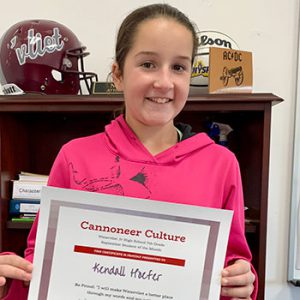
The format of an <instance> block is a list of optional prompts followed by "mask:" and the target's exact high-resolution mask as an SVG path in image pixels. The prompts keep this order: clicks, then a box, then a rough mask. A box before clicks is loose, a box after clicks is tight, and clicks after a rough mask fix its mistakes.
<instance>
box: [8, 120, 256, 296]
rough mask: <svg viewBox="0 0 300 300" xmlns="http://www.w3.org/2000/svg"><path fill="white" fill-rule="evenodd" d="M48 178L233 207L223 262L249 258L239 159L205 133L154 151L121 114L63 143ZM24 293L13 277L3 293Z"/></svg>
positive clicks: (73, 185) (28, 254) (54, 182)
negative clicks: (97, 130)
mask: <svg viewBox="0 0 300 300" xmlns="http://www.w3.org/2000/svg"><path fill="white" fill-rule="evenodd" d="M48 184H49V185H50V186H55V187H62V188H70V189H77V190H86V191H91V192H101V193H107V194H115V195H124V196H130V197H138V198H145V199H153V200H160V201H167V202H176V203H183V204H191V205H198V206H206V207H213V208H224V209H229V210H233V211H234V215H233V221H232V227H231V232H230V237H229V242H228V249H227V255H226V262H225V265H228V263H229V262H230V261H232V260H235V259H238V258H242V259H245V260H247V261H251V253H250V250H249V247H248V245H247V242H246V239H245V235H244V202H243V194H242V184H241V177H240V170H239V165H238V162H237V160H236V158H235V156H234V154H233V153H232V152H230V151H229V150H228V149H227V148H225V147H223V146H220V145H217V144H215V143H214V142H213V141H212V140H211V139H210V138H209V137H208V136H207V135H206V134H205V133H199V134H196V135H193V136H191V137H189V138H187V139H185V140H183V141H181V142H180V143H177V144H176V145H175V146H173V147H171V148H169V149H167V150H165V151H164V152H162V153H160V154H158V155H156V156H153V155H151V154H150V153H149V152H148V150H147V149H146V148H145V147H144V146H143V144H142V143H141V142H140V141H139V140H138V138H137V137H136V135H135V134H134V133H133V131H132V130H131V129H130V128H129V127H128V125H127V124H126V122H125V120H124V118H123V116H120V117H118V118H117V119H116V120H114V121H112V123H111V124H109V125H107V126H106V127H105V131H104V132H103V133H99V134H95V135H92V136H89V137H84V138H79V139H75V140H72V141H70V142H69V143H67V144H65V145H64V146H63V147H62V149H61V150H60V152H59V154H58V156H57V158H56V160H55V162H54V164H53V167H52V170H51V173H50V177H49V182H48ZM37 223H38V222H37V220H36V222H35V223H34V224H33V226H32V229H31V232H30V234H29V236H28V247H27V249H26V251H25V258H26V259H28V260H30V261H32V260H33V252H34V246H35V238H36V231H37ZM252 269H253V268H252ZM253 272H255V271H254V270H253ZM256 285H257V280H256ZM256 293H257V286H256V287H255V291H254V293H253V295H252V299H256ZM26 295H27V288H24V287H23V285H22V284H20V282H19V281H16V280H14V281H13V282H12V285H11V287H10V290H9V294H8V295H7V297H6V298H5V299H9V300H17V299H18V300H22V299H26V298H27V296H26ZM221 299H222V298H221ZM223 299H226V298H223Z"/></svg>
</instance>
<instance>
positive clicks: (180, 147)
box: [105, 115, 214, 164]
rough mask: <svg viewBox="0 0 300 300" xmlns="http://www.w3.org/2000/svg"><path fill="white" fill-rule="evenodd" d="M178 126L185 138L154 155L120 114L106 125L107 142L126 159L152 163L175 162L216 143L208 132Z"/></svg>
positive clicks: (187, 126)
mask: <svg viewBox="0 0 300 300" xmlns="http://www.w3.org/2000/svg"><path fill="white" fill-rule="evenodd" d="M176 126H177V125H176ZM178 128H179V129H180V130H181V131H182V132H183V140H182V141H181V142H179V143H177V144H176V145H174V146H173V147H170V148H169V149H167V150H165V151H163V152H161V153H159V154H157V155H155V156H153V155H152V154H151V153H150V152H149V151H148V150H147V149H146V148H145V147H144V145H143V144H142V143H141V142H140V140H139V139H138V138H137V136H136V135H135V133H134V132H133V131H132V130H131V128H130V127H129V126H128V125H127V123H126V121H125V119H124V117H123V115H120V116H119V117H117V118H116V119H115V120H113V121H112V122H111V123H110V124H109V125H107V126H106V127H105V136H106V143H107V146H108V148H109V150H110V151H112V152H113V153H114V154H116V155H119V156H120V157H122V158H124V159H126V160H129V161H133V162H141V163H150V164H151V163H153V164H173V163H176V162H178V161H180V160H182V159H184V158H185V157H186V156H189V155H192V154H193V153H194V152H195V151H199V150H202V149H204V148H206V147H209V146H210V145H212V144H214V141H213V140H212V139H210V138H209V137H208V136H207V134H206V133H198V134H195V133H193V132H192V131H191V127H190V126H189V125H185V124H182V123H181V124H180V125H178Z"/></svg>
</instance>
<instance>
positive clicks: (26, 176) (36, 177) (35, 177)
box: [18, 171, 49, 182]
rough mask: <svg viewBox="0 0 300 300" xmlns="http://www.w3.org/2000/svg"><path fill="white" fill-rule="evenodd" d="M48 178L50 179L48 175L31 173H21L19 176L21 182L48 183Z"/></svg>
mask: <svg viewBox="0 0 300 300" xmlns="http://www.w3.org/2000/svg"><path fill="white" fill-rule="evenodd" d="M48 177H49V176H48V175H43V174H37V173H30V172H24V171H21V172H20V173H19V174H18V178H19V180H20V181H43V182H47V181H48Z"/></svg>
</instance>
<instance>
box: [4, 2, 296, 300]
mask: <svg viewBox="0 0 300 300" xmlns="http://www.w3.org/2000/svg"><path fill="white" fill-rule="evenodd" d="M152 2H153V1H146V0H144V1H140V0H139V1H138V0H126V1H121V0H119V1H117V0H110V1H99V0H86V1H72V0H64V1H62V0H52V1H47V2H46V1H36V0H28V1H16V0H11V1H9V2H2V3H1V4H0V35H1V34H2V33H4V31H5V30H6V29H8V27H9V26H11V25H12V24H14V23H16V22H18V21H21V20H24V19H30V18H48V19H52V20H56V21H58V22H61V23H64V24H65V25H67V26H68V27H69V28H70V29H72V31H74V32H75V33H76V35H77V36H78V37H79V39H80V40H81V41H82V42H83V43H84V44H85V45H86V46H87V47H88V50H89V51H90V52H91V55H90V56H89V57H88V58H87V60H86V69H87V70H90V71H95V72H96V73H97V74H98V75H99V76H100V79H101V80H105V79H106V75H107V74H108V72H109V70H110V64H111V62H112V59H113V49H114V41H115V34H116V30H117V28H118V26H119V24H120V22H121V20H122V19H123V17H124V16H125V15H126V14H127V13H128V12H129V11H131V10H132V9H134V8H136V7H138V6H140V5H143V4H146V3H152ZM165 2H168V3H170V4H173V5H175V6H177V7H178V8H179V9H181V10H182V11H184V12H185V13H186V14H187V15H189V16H190V18H191V19H193V20H194V21H195V22H196V23H197V24H198V27H199V28H200V29H201V30H219V31H222V32H224V33H227V34H228V35H230V36H231V37H232V38H234V39H235V40H236V41H237V42H238V44H239V46H240V49H242V50H248V51H252V52H253V58H254V91H255V92H272V93H274V94H276V95H278V96H280V97H282V98H284V99H285V102H284V103H282V104H279V105H277V106H275V107H274V108H273V116H272V134H271V161H270V182H269V212H268V214H269V217H268V237H267V245H268V249H267V288H266V299H268V300H269V299H275V300H282V299H300V288H295V287H293V286H291V285H289V284H288V283H287V259H288V258H287V251H288V250H287V249H288V232H289V203H290V183H291V165H292V161H291V155H292V143H293V126H294V108H295V87H296V66H297V38H298V28H299V24H298V18H299V1H298V0H288V1H282V0H263V1H262V0H227V1H224V0H190V1H186V0H184V1H183V0H170V1H165ZM4 3H5V4H4Z"/></svg>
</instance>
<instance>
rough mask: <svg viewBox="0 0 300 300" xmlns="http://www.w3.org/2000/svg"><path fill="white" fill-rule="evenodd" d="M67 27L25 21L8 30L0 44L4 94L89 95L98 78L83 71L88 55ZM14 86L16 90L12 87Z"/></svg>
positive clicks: (43, 22) (46, 22)
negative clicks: (84, 86) (84, 90)
mask: <svg viewBox="0 0 300 300" xmlns="http://www.w3.org/2000/svg"><path fill="white" fill-rule="evenodd" d="M85 50H86V47H84V46H82V45H81V43H80V42H79V40H78V39H77V37H76V36H75V34H74V33H73V32H72V31H71V30H70V29H68V28H67V27H66V26H64V25H62V24H59V23H57V22H54V21H49V20H28V21H22V22H19V23H17V24H15V25H13V26H12V27H10V28H9V29H8V30H7V31H6V33H4V35H3V36H2V38H1V41H0V83H1V85H2V87H3V92H4V94H15V92H14V90H18V93H20V91H23V92H24V93H42V94H78V93H79V92H80V93H81V94H82V93H83V91H82V88H81V81H83V82H84V83H85V85H86V88H85V89H86V90H87V91H88V93H91V85H92V82H93V80H96V81H97V75H96V74H95V73H92V72H85V70H84V62H83V58H84V57H85V56H87V55H88V54H89V53H87V52H86V51H85ZM13 86H15V87H17V88H16V89H14V88H12V87H13Z"/></svg>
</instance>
